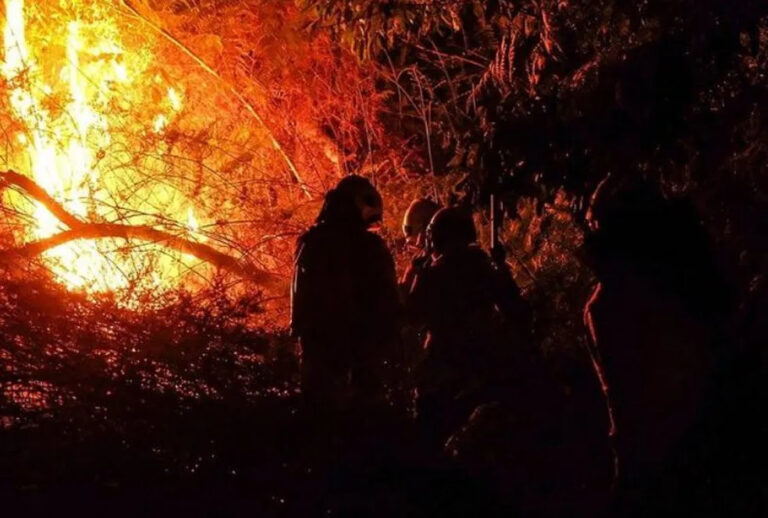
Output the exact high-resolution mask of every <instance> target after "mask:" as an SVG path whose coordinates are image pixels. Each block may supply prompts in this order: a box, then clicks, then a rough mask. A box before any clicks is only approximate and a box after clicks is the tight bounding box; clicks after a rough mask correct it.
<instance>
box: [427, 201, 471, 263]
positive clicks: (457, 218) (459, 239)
mask: <svg viewBox="0 0 768 518" xmlns="http://www.w3.org/2000/svg"><path fill="white" fill-rule="evenodd" d="M427 238H428V239H429V242H430V245H431V247H432V250H433V252H434V253H436V254H439V255H443V254H448V253H451V252H455V251H458V250H461V249H463V248H466V247H468V246H469V245H471V244H473V243H474V242H475V241H477V231H476V230H475V222H474V221H473V220H472V214H471V213H470V212H469V211H468V210H466V209H463V208H460V207H448V208H445V209H440V210H439V211H437V213H436V214H435V215H434V216H433V217H432V221H431V222H430V223H429V227H428V228H427Z"/></svg>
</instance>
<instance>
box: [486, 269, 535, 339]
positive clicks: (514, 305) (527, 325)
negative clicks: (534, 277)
mask: <svg viewBox="0 0 768 518" xmlns="http://www.w3.org/2000/svg"><path fill="white" fill-rule="evenodd" d="M493 276H494V281H495V282H494V283H493V286H495V293H494V298H495V302H496V307H498V308H499V311H501V313H502V315H503V316H504V318H505V320H507V322H509V323H511V324H513V325H514V326H515V327H516V328H517V329H519V330H520V331H521V332H522V333H523V334H524V335H526V336H528V335H530V334H531V331H532V329H533V313H532V311H531V307H530V305H529V304H528V302H527V301H526V300H525V299H524V298H523V296H522V295H521V294H520V288H518V287H517V284H516V283H515V280H514V279H513V278H512V273H511V272H510V271H509V268H508V267H507V266H506V264H505V265H504V266H503V267H499V266H498V265H494V266H493Z"/></svg>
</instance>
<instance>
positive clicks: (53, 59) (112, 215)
mask: <svg viewBox="0 0 768 518" xmlns="http://www.w3.org/2000/svg"><path fill="white" fill-rule="evenodd" d="M81 3H82V4H83V5H80V4H81ZM81 3H77V2H75V3H73V2H65V1H64V0H62V1H61V2H59V3H58V4H59V5H58V6H56V2H51V3H50V4H49V3H48V2H41V3H39V4H37V3H35V4H32V5H31V6H27V7H26V8H25V5H24V1H23V0H6V2H5V7H6V11H5V16H6V23H5V28H4V40H3V41H4V61H3V64H2V75H3V77H4V78H5V80H6V82H7V85H6V88H7V92H8V96H9V99H8V103H9V106H10V108H11V111H12V112H13V113H12V114H13V116H14V118H15V119H16V120H17V122H18V123H19V126H18V133H17V135H16V138H15V140H16V141H17V142H18V143H19V144H20V145H21V149H19V150H17V152H15V153H13V154H14V155H15V156H12V157H10V158H7V159H6V165H8V166H12V167H13V168H14V169H16V170H18V171H20V172H22V173H23V174H25V175H27V176H28V177H30V178H32V179H34V181H35V182H36V183H37V184H39V185H40V186H41V187H43V188H44V189H45V190H46V191H47V192H48V193H49V194H50V195H51V196H53V198H54V199H56V200H57V201H58V202H59V203H61V204H62V205H63V207H64V208H65V209H66V210H68V211H69V212H70V213H71V214H73V215H74V216H76V217H78V218H81V219H82V220H84V221H91V222H94V221H96V222H121V223H126V224H131V225H153V224H155V223H156V222H157V221H158V219H160V218H162V220H163V221H165V222H171V224H170V225H169V226H170V227H171V228H174V227H175V228H176V229H177V231H176V233H178V234H186V236H187V237H188V238H190V239H194V240H195V241H202V240H203V237H202V236H199V235H197V232H198V229H199V223H198V221H197V219H196V216H195V212H196V211H195V208H194V207H193V206H192V205H191V202H190V200H189V199H187V197H186V196H185V195H184V194H183V193H182V192H181V191H180V190H179V189H174V188H172V187H169V186H167V185H159V186H156V185H151V186H150V187H141V185H144V184H146V183H148V182H146V181H145V180H144V179H145V178H152V177H153V173H154V172H155V171H152V170H149V171H147V170H145V169H146V166H144V168H145V169H144V170H138V169H139V168H138V167H132V164H134V163H135V161H134V159H133V155H132V153H133V151H134V149H133V148H134V147H135V146H134V145H133V142H132V141H131V138H133V139H135V138H136V137H135V135H136V133H141V132H143V133H144V134H145V135H149V134H151V135H154V137H146V138H145V139H142V140H149V141H150V142H153V144H152V145H153V146H154V149H150V150H149V151H150V153H147V151H146V150H145V151H144V152H145V153H147V154H148V155H153V156H161V155H162V153H163V149H164V146H167V144H166V143H165V142H164V140H163V139H162V138H159V137H160V136H162V135H163V134H164V133H166V132H167V131H169V128H171V127H172V125H173V124H174V120H175V119H176V118H177V117H178V116H179V115H180V114H181V113H182V111H183V108H184V106H183V94H182V91H183V88H180V85H170V84H167V82H166V80H165V79H164V78H162V77H157V76H154V75H153V76H152V77H146V75H147V69H148V65H149V63H150V62H151V61H152V58H153V56H152V55H151V53H150V52H149V51H147V50H146V48H143V49H140V50H137V51H135V52H127V51H126V50H125V49H124V48H123V45H122V43H121V41H120V33H119V30H118V27H117V22H116V20H115V19H114V16H115V14H114V12H113V8H112V6H110V5H100V3H99V2H81ZM43 4H44V5H45V8H44V7H43ZM73 4H74V6H73ZM48 7H51V10H53V11H55V12H56V17H55V18H52V19H51V20H50V24H51V26H50V27H48V28H47V30H46V34H45V37H44V38H43V37H40V35H39V34H38V35H36V36H37V37H36V38H34V39H30V40H28V39H27V38H28V31H29V30H31V29H29V28H28V27H27V25H26V19H27V18H28V17H31V16H32V14H31V12H32V9H35V11H34V15H35V16H36V17H45V16H47V15H49V14H50V13H49V11H48V10H46V9H47V8H48ZM62 13H67V14H69V15H71V16H72V19H70V20H69V21H68V22H66V23H63V24H62V23H58V22H55V21H54V20H55V19H56V18H58V17H60V16H61V15H62ZM47 23H48V21H47ZM30 42H32V43H34V45H35V46H33V45H31V44H30ZM150 82H153V83H154V84H155V85H156V86H157V88H162V89H164V91H165V92H167V95H166V96H165V99H162V100H156V101H155V102H151V103H147V102H146V101H144V99H143V97H142V86H143V85H147V84H148V83H150ZM147 96H149V94H147ZM142 101H144V104H143V107H142ZM148 106H151V107H150V108H146V107H148ZM142 111H143V112H146V113H137V112H142ZM147 117H148V118H147ZM142 118H143V119H142ZM126 127H132V128H133V130H132V131H133V133H132V135H133V137H131V136H130V135H128V132H126V131H125V128H126ZM152 139H154V140H152ZM155 162H156V163H155V165H154V167H155V168H156V169H157V170H158V171H159V170H161V169H162V168H163V167H164V165H163V164H162V163H161V161H160V160H156V161H155ZM136 185H140V187H136ZM129 189H130V190H132V192H133V193H134V195H133V196H132V197H131V198H130V203H131V205H130V207H125V206H122V205H120V202H121V201H124V199H122V198H120V197H119V196H118V194H119V193H121V192H124V191H126V190H129ZM7 196H8V198H9V200H10V202H11V203H12V204H14V205H15V206H17V207H20V209H19V212H21V213H24V214H27V215H29V216H30V223H29V225H28V227H27V230H26V231H25V233H24V235H22V236H19V239H20V240H21V241H23V242H31V241H36V240H40V239H44V238H48V237H51V236H54V235H56V234H59V233H61V232H62V231H64V230H66V229H67V227H66V226H65V225H63V223H61V222H60V221H59V220H58V219H57V218H56V217H54V216H53V215H52V214H51V213H50V212H48V210H47V209H46V208H44V207H43V206H42V205H40V204H35V205H34V206H31V205H29V202H28V201H26V199H22V197H21V196H20V195H18V194H14V193H9V194H8V195H7ZM25 204H26V206H25ZM43 260H44V261H45V263H46V265H47V266H48V267H49V268H50V269H51V271H52V272H53V273H54V274H55V275H56V277H57V278H58V279H59V280H60V281H61V282H63V283H64V284H66V285H67V286H68V287H70V288H73V289H82V290H86V291H91V292H96V291H118V290H124V289H128V288H130V289H132V290H136V289H138V288H145V289H157V288H160V289H165V288H169V287H172V286H174V285H175V284H176V283H178V282H179V280H180V279H181V278H182V277H183V275H184V274H185V272H187V271H188V270H189V269H190V268H191V267H192V266H193V265H195V264H196V263H199V261H197V260H195V259H194V258H192V257H191V256H189V255H187V254H182V253H176V254H174V253H173V252H171V251H169V250H167V249H165V248H163V246H162V244H147V243H141V244H136V243H130V242H126V241H119V240H117V239H101V240H90V241H86V240H81V241H72V242H68V243H66V244H63V245H61V246H58V247H57V248H53V249H51V250H48V251H47V252H45V254H44V255H43ZM142 271H143V273H142ZM137 272H138V273H137Z"/></svg>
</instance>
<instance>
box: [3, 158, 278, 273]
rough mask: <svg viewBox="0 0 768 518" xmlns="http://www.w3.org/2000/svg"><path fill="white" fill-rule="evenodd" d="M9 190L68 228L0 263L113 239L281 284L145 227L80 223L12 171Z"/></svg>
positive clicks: (6, 175) (6, 182) (6, 183)
mask: <svg viewBox="0 0 768 518" xmlns="http://www.w3.org/2000/svg"><path fill="white" fill-rule="evenodd" d="M10 186H15V187H18V188H20V189H21V190H23V191H24V192H25V193H26V194H27V195H28V196H29V197H30V198H32V199H34V200H35V201H37V202H38V203H40V204H41V205H42V206H43V207H45V208H46V209H47V210H48V211H49V212H50V213H51V214H53V215H54V216H56V218H58V219H59V221H61V222H62V223H64V224H65V225H66V226H68V227H69V230H64V231H62V232H61V233H59V234H56V235H53V236H51V237H47V238H45V239H41V240H39V241H35V242H32V243H28V244H26V245H22V246H21V247H18V248H14V249H10V250H4V251H0V262H5V261H8V260H13V259H14V258H30V257H35V256H38V255H40V254H42V253H43V252H45V251H47V250H50V249H52V248H56V247H57V246H61V245H63V244H66V243H69V242H70V241H76V240H80V239H105V238H116V239H125V240H138V241H144V242H150V243H157V244H160V245H161V246H164V247H166V248H170V249H173V250H177V251H179V252H181V253H184V254H189V255H192V256H195V257H197V258H198V259H200V260H202V261H205V262H207V263H210V264H212V265H214V266H217V267H219V268H222V269H224V270H227V271H230V272H232V273H235V274H237V275H240V276H241V277H245V278H248V279H251V280H253V281H254V282H256V283H258V284H262V285H265V286H270V287H276V286H278V285H279V284H280V279H279V277H278V276H277V275H275V274H273V273H270V272H267V271H265V270H262V269H260V268H257V267H255V266H253V265H252V264H250V263H247V262H245V261H241V260H239V259H236V258H234V257H232V256H230V255H227V254H225V253H223V252H220V251H218V250H216V249H215V248H213V247H212V246H209V245H206V244H204V243H198V242H195V241H192V240H190V239H186V238H184V237H181V236H176V235H173V234H171V233H169V232H166V231H163V230H159V229H156V228H153V227H150V226H146V225H126V224H122V223H89V222H83V221H81V220H80V219H78V218H77V217H75V216H74V215H73V214H71V213H70V212H69V211H67V209H65V208H64V206H63V205H61V204H60V203H59V202H57V201H56V200H54V199H53V198H52V197H51V195H50V194H48V193H47V192H46V191H45V189H43V188H42V187H40V185H38V184H37V183H35V182H34V181H33V180H31V179H30V178H27V177H26V176H23V175H21V174H19V173H17V172H15V171H5V172H0V190H2V189H4V188H7V187H10Z"/></svg>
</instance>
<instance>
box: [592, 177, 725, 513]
mask: <svg viewBox="0 0 768 518" xmlns="http://www.w3.org/2000/svg"><path fill="white" fill-rule="evenodd" d="M606 191H607V192H606V193H605V194H603V195H602V196H601V197H599V198H598V199H597V202H596V205H595V206H594V219H593V223H594V224H595V226H596V228H595V231H594V233H593V235H592V236H590V238H589V240H588V242H587V246H588V250H589V252H590V257H591V260H592V266H593V267H594V269H595V272H596V273H597V276H598V278H599V281H600V287H599V291H597V292H596V294H595V295H594V296H593V299H592V301H591V302H590V304H589V305H588V307H587V314H588V316H589V321H590V322H591V325H592V327H593V330H594V336H595V339H596V345H597V350H598V351H599V354H600V355H601V356H602V362H603V367H604V373H603V378H604V380H605V381H606V384H607V387H608V391H609V394H610V398H611V403H612V408H613V415H614V418H615V425H616V444H617V450H618V460H619V481H620V484H619V487H620V495H621V497H622V499H624V500H625V504H626V506H627V509H625V510H624V511H627V510H630V509H631V510H632V512H633V513H637V514H649V513H650V514H655V513H653V512H652V511H651V510H650V509H649V508H650V506H653V505H658V506H659V509H663V508H664V506H665V505H667V504H669V503H670V502H672V501H673V500H676V499H678V498H679V499H681V500H682V499H684V497H683V496H682V493H680V494H678V491H682V486H678V485H677V484H679V483H680V482H681V481H685V480H686V479H689V476H688V475H687V474H683V472H684V470H683V468H682V465H680V464H679V462H680V458H681V457H679V455H680V452H681V451H682V450H683V449H685V448H686V447H687V446H685V445H686V443H689V442H691V441H692V435H691V434H692V430H694V429H695V425H696V423H697V421H698V420H699V419H700V417H701V416H702V411H703V410H704V409H705V408H706V407H707V405H708V404H709V403H710V402H709V401H708V400H709V397H708V396H707V393H708V390H709V389H710V385H711V382H712V380H713V377H712V374H713V372H714V367H715V366H716V364H717V363H718V357H719V355H720V352H721V348H722V345H723V343H722V342H723V323H724V321H725V319H726V317H727V313H728V300H729V296H728V293H727V291H726V290H725V288H724V283H723V282H722V280H721V276H720V274H719V272H718V269H717V268H716V265H715V262H714V259H713V254H712V252H711V251H710V247H709V243H708V238H707V234H706V232H705V229H704V228H703V226H702V225H701V223H700V221H699V220H698V218H697V216H696V213H695V212H694V211H693V209H692V207H690V206H688V205H686V204H684V203H682V202H677V201H668V200H665V199H664V198H663V197H662V195H661V194H660V193H659V192H658V191H657V190H656V189H655V188H654V187H652V186H651V185H648V184H645V183H642V182H636V183H633V184H629V185H623V186H622V185H619V186H617V187H613V188H611V187H609V188H608V189H607V190H606ZM675 459H677V460H675ZM690 461H691V459H690V458H689V459H688V460H686V461H682V462H683V464H687V468H685V469H687V470H689V474H690V473H691V471H690V470H691V469H692V468H693V465H692V464H690ZM693 471H695V468H693ZM689 482H691V481H690V479H689V480H687V481H685V482H683V485H685V484H688V483H689ZM661 487H665V488H666V490H667V491H668V492H667V493H666V494H662V493H661V492H660V491H659V489H660V488H661ZM669 499H671V500H669ZM642 506H648V507H645V508H644V507H642ZM622 512H623V511H622Z"/></svg>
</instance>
